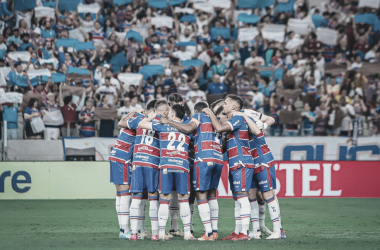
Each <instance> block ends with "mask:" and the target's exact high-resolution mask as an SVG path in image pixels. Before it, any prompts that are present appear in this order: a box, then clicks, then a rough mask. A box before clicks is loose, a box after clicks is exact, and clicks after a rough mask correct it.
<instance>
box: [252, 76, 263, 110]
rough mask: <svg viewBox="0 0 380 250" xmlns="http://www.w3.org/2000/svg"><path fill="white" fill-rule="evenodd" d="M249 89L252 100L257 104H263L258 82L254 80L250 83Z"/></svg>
mask: <svg viewBox="0 0 380 250" xmlns="http://www.w3.org/2000/svg"><path fill="white" fill-rule="evenodd" d="M251 90H252V92H253V102H257V103H258V104H259V106H263V105H264V94H263V93H261V92H259V83H258V82H254V83H253V84H252V87H251Z"/></svg>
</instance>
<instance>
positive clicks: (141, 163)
mask: <svg viewBox="0 0 380 250" xmlns="http://www.w3.org/2000/svg"><path fill="white" fill-rule="evenodd" d="M242 107H243V100H242V99H241V98H240V97H238V96H236V95H228V96H227V97H226V99H225V100H224V99H223V100H218V101H216V102H214V103H212V104H211V105H210V106H209V105H208V104H207V103H206V102H198V103H197V104H196V105H195V107H194V111H195V112H194V113H195V114H194V115H193V116H192V117H191V118H189V117H187V116H186V114H185V108H184V104H183V99H182V97H181V95H179V94H172V95H170V96H169V98H168V102H167V101H163V100H159V101H151V102H149V103H148V105H147V107H146V110H136V111H134V112H131V113H129V114H128V115H126V116H124V117H123V118H122V119H121V120H120V122H119V124H118V125H119V127H121V128H122V129H121V131H120V134H119V137H118V139H117V142H116V144H115V146H114V148H113V149H112V151H111V154H110V157H109V160H110V163H111V182H113V183H114V184H115V186H116V190H117V197H116V210H117V214H118V219H119V225H120V233H119V237H120V238H122V239H130V240H138V239H143V238H144V237H149V236H150V237H151V240H161V241H165V240H169V238H171V237H173V236H183V237H184V239H185V240H199V241H214V240H216V239H218V214H219V206H218V201H217V199H216V190H217V188H218V185H219V180H220V176H221V173H222V169H223V162H224V161H227V162H228V166H229V181H230V188H231V191H232V193H233V198H234V201H235V230H234V231H233V232H232V234H231V235H229V236H227V237H224V238H222V240H232V241H242V240H250V239H261V237H262V233H264V234H266V235H268V237H267V239H281V238H286V236H285V234H284V230H283V229H282V226H281V217H280V207H279V203H278V200H277V198H276V195H275V189H276V175H275V161H274V158H273V156H272V154H271V152H270V150H269V148H268V146H267V145H266V142H265V139H264V135H263V130H265V129H266V128H267V127H268V126H270V125H271V124H272V123H273V122H274V120H273V118H271V117H268V116H265V115H263V114H261V113H258V112H256V111H253V110H242ZM225 152H227V154H224V153H225ZM131 194H132V195H131ZM195 197H196V198H197V204H198V211H199V215H200V218H201V220H202V222H203V224H204V231H203V235H202V236H201V237H200V238H195V237H194V233H193V228H192V219H193V211H194V200H195ZM131 198H132V202H130V200H131ZM147 199H149V217H150V219H151V227H152V233H151V234H150V233H148V232H147V231H145V228H144V221H145V207H146V202H147ZM266 203H267V205H268V210H269V214H270V218H271V220H272V223H273V232H271V231H270V230H269V229H268V228H267V227H266V226H265V208H266V206H265V204H266ZM179 214H180V216H181V219H182V223H183V227H184V231H183V232H182V231H181V230H179V229H178V217H179V216H178V215H179ZM169 217H170V221H171V229H170V231H169V232H167V231H166V224H167V220H168V218H169ZM129 220H130V225H129ZM250 222H251V223H252V230H251V231H249V227H250Z"/></svg>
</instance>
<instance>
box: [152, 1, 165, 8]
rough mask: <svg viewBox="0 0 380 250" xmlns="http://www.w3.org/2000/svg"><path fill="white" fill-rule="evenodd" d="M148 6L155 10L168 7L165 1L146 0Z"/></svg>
mask: <svg viewBox="0 0 380 250" xmlns="http://www.w3.org/2000/svg"><path fill="white" fill-rule="evenodd" d="M148 5H149V6H152V7H154V8H157V9H165V8H166V7H168V3H167V2H166V0H148Z"/></svg>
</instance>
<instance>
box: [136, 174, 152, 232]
mask: <svg viewBox="0 0 380 250" xmlns="http://www.w3.org/2000/svg"><path fill="white" fill-rule="evenodd" d="M143 168H145V167H143ZM145 188H146V182H145V181H144V191H143V196H142V199H141V203H140V209H139V221H138V231H139V236H140V238H141V239H143V238H149V237H150V236H151V234H150V233H149V232H148V231H146V230H145V215H146V203H147V202H148V192H147V191H146V189H145Z"/></svg>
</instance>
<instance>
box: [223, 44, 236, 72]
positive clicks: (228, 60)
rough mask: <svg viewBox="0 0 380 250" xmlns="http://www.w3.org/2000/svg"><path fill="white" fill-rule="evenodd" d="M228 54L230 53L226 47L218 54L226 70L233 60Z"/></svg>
mask: <svg viewBox="0 0 380 250" xmlns="http://www.w3.org/2000/svg"><path fill="white" fill-rule="evenodd" d="M229 52H230V49H229V48H228V47H224V48H223V53H222V54H220V56H221V58H222V64H223V65H224V66H226V68H229V67H230V63H231V61H232V60H234V59H235V58H234V56H233V55H231V54H230V53H229Z"/></svg>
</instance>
